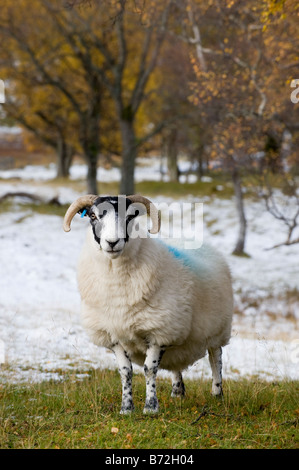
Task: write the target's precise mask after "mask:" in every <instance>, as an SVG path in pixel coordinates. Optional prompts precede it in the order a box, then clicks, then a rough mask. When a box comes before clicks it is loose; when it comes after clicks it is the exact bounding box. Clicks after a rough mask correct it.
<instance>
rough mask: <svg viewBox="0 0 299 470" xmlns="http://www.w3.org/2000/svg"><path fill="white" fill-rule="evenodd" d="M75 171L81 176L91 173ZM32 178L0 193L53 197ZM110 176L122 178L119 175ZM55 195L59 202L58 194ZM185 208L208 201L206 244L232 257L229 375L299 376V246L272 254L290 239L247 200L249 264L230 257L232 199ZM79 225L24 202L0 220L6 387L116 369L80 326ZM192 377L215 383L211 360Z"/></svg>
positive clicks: (67, 192)
mask: <svg viewBox="0 0 299 470" xmlns="http://www.w3.org/2000/svg"><path fill="white" fill-rule="evenodd" d="M152 170H153V172H152ZM73 171H74V172H75V171H78V175H79V174H81V175H82V173H83V171H84V168H80V169H77V170H76V169H74V170H73ZM157 171H158V167H157V161H156V162H155V166H154V167H153V168H151V169H149V168H148V167H141V169H140V170H139V169H138V171H137V179H138V178H140V179H142V178H143V177H144V175H145V173H146V172H147V179H151V175H154V176H153V178H156V176H157ZM28 172H29V170H28V167H27V169H26V168H25V169H24V172H23V173H20V174H19V176H20V177H21V178H22V179H21V180H20V181H17V182H15V181H14V182H10V181H9V180H6V181H3V180H2V182H0V196H1V195H2V194H4V193H5V192H7V191H11V190H17V189H18V190H24V189H26V190H27V191H28V190H31V191H32V192H34V191H35V192H37V193H38V194H41V195H44V196H45V195H47V196H48V197H49V198H50V197H51V196H52V194H49V192H51V190H49V187H48V185H47V188H45V187H43V186H42V184H41V185H36V184H35V185H34V187H30V186H29V184H30V182H29V179H28V178H27V177H28V175H29V174H31V179H35V180H38V181H44V180H46V179H49V173H48V169H44V170H43V169H42V168H41V167H31V169H30V172H29V173H28ZM24 175H25V177H24ZM37 175H38V176H37ZM0 176H1V174H0ZM23 177H24V178H23ZM106 178H107V180H108V178H109V174H108V171H107V172H106ZM110 178H111V179H114V178H115V170H111V174H110ZM52 191H53V195H55V194H56V193H57V188H53V189H52ZM77 196H78V194H77V193H76V192H75V191H73V190H71V189H69V188H63V187H62V188H59V197H60V200H62V201H63V202H72V200H73V199H74V198H75V197H77ZM162 200H164V199H162V197H159V198H156V199H155V200H154V202H156V203H157V204H158V203H160V202H162ZM186 201H190V202H191V201H193V202H203V203H204V233H203V236H204V241H206V242H209V243H211V244H213V245H214V246H216V247H217V248H218V249H219V250H220V251H222V252H223V253H224V254H225V255H226V257H227V259H228V262H229V265H230V267H231V271H232V275H233V282H234V291H235V303H236V312H238V313H236V314H235V316H234V323H233V333H232V338H231V342H230V344H229V345H228V346H227V347H226V348H224V357H223V363H224V372H223V374H224V377H225V378H228V377H231V378H238V377H242V376H257V377H261V378H263V379H267V380H277V379H284V378H286V379H299V327H298V323H299V305H298V302H299V285H298V281H299V262H298V261H299V245H294V246H290V247H281V248H278V249H276V250H271V251H267V250H266V248H269V247H271V246H272V245H273V244H274V243H278V242H279V241H281V240H282V239H283V236H284V235H283V233H282V232H283V229H282V227H281V225H280V223H279V222H278V221H276V220H274V219H273V218H272V217H271V216H270V215H269V214H267V213H266V212H265V210H264V208H263V206H262V204H261V203H259V202H252V201H249V200H248V201H246V205H247V207H246V209H247V217H248V225H249V233H248V240H247V247H246V251H247V253H248V254H249V255H250V257H249V258H243V257H242V258H241V257H235V256H232V255H231V252H232V249H233V247H234V243H235V237H236V231H237V218H236V212H235V207H234V201H229V200H220V199H216V198H215V199H214V198H213V199H208V198H205V200H204V201H202V200H199V199H196V198H194V197H191V196H190V197H188V198H186V199H185V200H184V201H181V202H186ZM167 202H169V203H171V202H172V201H171V199H169V198H168V199H167ZM74 222H75V223H73V225H72V231H71V232H70V233H67V234H66V233H64V232H63V230H62V219H61V217H58V216H56V215H53V216H50V215H39V214H36V213H34V214H32V213H31V212H29V211H28V210H27V209H24V207H23V208H22V206H21V205H20V206H19V209H18V210H16V211H14V212H11V213H2V214H0V247H1V257H0V259H1V264H0V362H3V360H5V362H4V363H3V364H2V367H1V366H0V367H1V369H0V372H1V373H0V376H1V377H2V378H1V379H0V380H9V381H27V380H30V381H40V380H43V379H49V378H54V379H59V378H61V377H62V376H63V372H64V371H65V370H68V369H69V370H80V371H81V372H82V371H83V372H84V370H88V369H90V368H93V367H94V368H97V367H99V368H115V367H116V364H115V360H114V356H113V354H111V353H110V352H108V351H107V350H106V349H104V348H98V347H96V346H94V345H93V344H92V343H91V342H90V340H89V338H88V337H87V335H86V333H85V332H84V331H83V329H82V327H81V324H80V298H79V294H78V290H77V285H76V274H75V269H76V263H77V259H78V256H79V252H80V247H81V245H82V242H83V239H84V237H85V230H86V227H87V224H88V222H87V220H86V219H81V218H79V217H78V218H77V220H75V221H74ZM1 353H2V354H1ZM3 353H4V354H3ZM1 356H5V357H1ZM135 371H136V372H138V371H141V369H140V368H138V367H135ZM160 375H162V376H163V375H168V374H166V373H164V372H163V371H161V372H160ZM185 376H187V377H199V378H201V377H202V378H209V377H210V376H211V374H210V369H209V365H208V361H207V358H204V359H202V360H200V361H198V362H197V363H196V364H194V365H193V366H191V367H190V368H189V369H188V371H186V373H185Z"/></svg>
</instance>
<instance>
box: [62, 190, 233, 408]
mask: <svg viewBox="0 0 299 470" xmlns="http://www.w3.org/2000/svg"><path fill="white" fill-rule="evenodd" d="M76 213H81V217H82V216H83V215H84V216H87V217H89V219H90V227H89V229H88V230H87V235H86V241H85V244H84V246H83V249H82V252H81V255H80V258H79V263H78V272H77V277H78V286H79V291H80V295H81V301H82V306H81V315H82V323H83V326H84V327H85V329H86V330H87V332H88V333H89V335H90V337H91V340H92V341H93V342H94V343H95V344H96V345H98V346H103V347H106V348H108V349H110V350H112V351H113V352H114V354H115V357H116V361H117V365H118V369H119V373H120V377H121V384H122V403H121V411H120V412H121V413H122V414H128V413H131V412H132V411H133V410H134V404H133V398H132V375H133V369H132V362H134V363H136V364H138V365H141V366H142V365H143V368H144V374H145V379H146V398H145V406H144V410H143V411H144V413H156V412H157V411H158V409H159V404H158V399H157V393H156V376H157V372H158V369H159V368H162V369H166V370H169V371H171V372H172V393H171V396H173V397H183V396H184V395H185V386H184V382H183V377H182V371H183V370H184V369H186V368H187V367H188V366H190V365H192V364H194V362H195V361H197V360H198V359H200V358H202V357H204V356H205V354H206V352H207V351H208V356H209V362H210V366H211V370H212V394H213V395H215V396H221V395H222V393H223V391H222V347H223V346H225V345H226V344H228V342H229V339H230V335H231V322H232V312H233V294H232V283H231V276H230V271H229V268H228V266H227V264H226V261H225V260H224V258H223V257H222V255H220V253H218V252H217V251H216V250H215V249H212V248H211V247H210V246H207V245H203V246H201V248H200V249H196V250H186V251H185V252H184V253H183V252H178V251H177V250H176V252H174V250H173V249H171V248H170V247H169V246H168V245H167V244H166V243H165V242H164V241H163V240H161V239H160V240H159V239H158V238H155V237H150V236H145V237H143V236H139V237H136V236H134V237H133V236H132V233H133V232H132V230H133V228H134V227H135V228H136V224H137V223H138V220H139V221H140V220H141V218H140V217H139V216H141V215H143V214H144V215H148V216H149V217H150V219H151V222H152V227H151V229H150V230H149V232H150V233H158V232H159V230H160V222H161V221H160V212H159V211H158V210H157V208H156V206H155V205H154V204H153V203H152V202H151V201H150V200H149V199H147V198H145V197H143V196H141V195H133V196H105V197H101V196H96V195H87V196H82V197H79V198H78V199H77V200H76V201H75V202H73V203H72V204H71V206H70V207H69V208H68V210H67V212H66V214H65V218H64V225H63V228H64V230H65V231H67V232H68V231H70V225H71V221H72V219H73V217H74V216H75V214H76ZM129 228H130V230H129ZM130 233H131V235H130Z"/></svg>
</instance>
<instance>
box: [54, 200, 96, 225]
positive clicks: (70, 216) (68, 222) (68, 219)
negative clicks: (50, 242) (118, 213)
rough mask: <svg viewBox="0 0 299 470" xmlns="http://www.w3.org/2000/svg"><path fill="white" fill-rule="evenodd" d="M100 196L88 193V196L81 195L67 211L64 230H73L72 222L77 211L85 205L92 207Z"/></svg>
mask: <svg viewBox="0 0 299 470" xmlns="http://www.w3.org/2000/svg"><path fill="white" fill-rule="evenodd" d="M98 197H99V196H96V195H95V194H87V195H86V196H81V197H79V198H78V199H76V201H74V202H73V203H72V204H71V205H70V207H69V208H68V210H67V211H66V213H65V216H64V219H63V230H64V231H65V232H69V231H70V230H71V222H72V220H73V217H74V216H75V214H77V212H78V211H79V210H80V209H82V208H83V207H91V206H92V205H93V204H94V201H95V200H96V199H97V198H98Z"/></svg>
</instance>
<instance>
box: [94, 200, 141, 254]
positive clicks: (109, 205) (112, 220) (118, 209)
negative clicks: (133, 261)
mask: <svg viewBox="0 0 299 470" xmlns="http://www.w3.org/2000/svg"><path fill="white" fill-rule="evenodd" d="M134 206H135V205H132V201H130V199H128V198H127V197H125V196H106V197H102V196H100V197H98V198H97V199H96V200H95V203H94V204H93V206H92V207H90V208H86V214H85V215H88V216H89V219H90V223H91V226H92V230H93V235H94V238H95V240H96V242H97V243H98V244H99V245H100V246H101V248H103V250H104V251H107V252H109V253H110V252H111V253H113V252H114V253H116V252H118V251H119V252H120V251H122V249H123V247H124V244H125V243H126V242H127V241H128V240H129V234H128V224H129V222H130V221H131V220H132V219H134V218H135V217H137V216H138V215H139V214H140V211H139V210H138V209H137V208H135V207H134ZM118 228H119V230H117V229H118ZM116 232H117V234H118V235H117V236H116V234H115V233H116ZM118 248H119V250H117V249H118Z"/></svg>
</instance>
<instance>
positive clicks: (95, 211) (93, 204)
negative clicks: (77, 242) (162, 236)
mask: <svg viewBox="0 0 299 470" xmlns="http://www.w3.org/2000/svg"><path fill="white" fill-rule="evenodd" d="M76 213H81V214H84V215H85V216H88V217H89V219H90V223H91V226H92V230H93V235H94V238H95V240H96V242H97V243H98V244H99V246H100V248H101V249H102V250H103V252H104V253H105V255H107V256H108V257H109V258H111V259H114V258H117V257H118V256H119V255H120V254H121V253H122V252H123V249H124V247H125V245H126V243H127V242H128V241H129V238H130V236H131V234H132V230H133V228H134V226H135V225H134V224H135V219H136V218H137V217H138V216H140V215H144V214H148V215H149V216H150V218H151V220H152V228H151V229H150V230H149V232H150V233H158V231H159V230H160V213H159V211H158V210H157V208H156V207H155V205H154V204H153V203H152V202H151V201H150V200H149V199H147V198H145V197H143V196H140V195H133V196H127V197H126V196H95V195H91V194H89V195H87V196H82V197H80V198H78V199H77V200H76V201H74V202H73V203H72V204H71V205H70V207H69V208H68V210H67V212H66V214H65V217H64V223H63V228H64V230H65V231H66V232H69V231H70V229H71V221H72V219H73V217H74V216H75V214H76Z"/></svg>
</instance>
